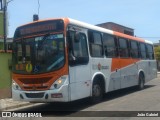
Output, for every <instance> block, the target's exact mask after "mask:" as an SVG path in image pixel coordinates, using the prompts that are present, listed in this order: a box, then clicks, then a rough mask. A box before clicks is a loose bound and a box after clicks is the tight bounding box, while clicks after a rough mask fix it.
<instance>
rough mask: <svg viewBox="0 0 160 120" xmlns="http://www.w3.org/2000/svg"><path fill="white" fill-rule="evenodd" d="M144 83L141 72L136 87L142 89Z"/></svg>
mask: <svg viewBox="0 0 160 120" xmlns="http://www.w3.org/2000/svg"><path fill="white" fill-rule="evenodd" d="M144 83H145V78H144V75H143V74H142V73H140V74H139V84H138V89H139V90H142V89H144Z"/></svg>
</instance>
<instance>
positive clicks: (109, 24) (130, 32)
mask: <svg viewBox="0 0 160 120" xmlns="http://www.w3.org/2000/svg"><path fill="white" fill-rule="evenodd" d="M97 26H99V27H103V28H106V29H110V30H113V31H117V32H121V33H124V34H127V35H131V36H134V29H132V28H129V27H126V26H123V25H119V24H117V23H113V22H106V23H101V24H98V25H97Z"/></svg>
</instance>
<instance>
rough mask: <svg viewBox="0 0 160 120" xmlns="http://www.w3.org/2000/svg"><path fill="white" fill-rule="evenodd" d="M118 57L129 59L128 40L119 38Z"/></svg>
mask: <svg viewBox="0 0 160 120" xmlns="http://www.w3.org/2000/svg"><path fill="white" fill-rule="evenodd" d="M119 55H120V57H129V52H128V40H126V39H124V38H119Z"/></svg>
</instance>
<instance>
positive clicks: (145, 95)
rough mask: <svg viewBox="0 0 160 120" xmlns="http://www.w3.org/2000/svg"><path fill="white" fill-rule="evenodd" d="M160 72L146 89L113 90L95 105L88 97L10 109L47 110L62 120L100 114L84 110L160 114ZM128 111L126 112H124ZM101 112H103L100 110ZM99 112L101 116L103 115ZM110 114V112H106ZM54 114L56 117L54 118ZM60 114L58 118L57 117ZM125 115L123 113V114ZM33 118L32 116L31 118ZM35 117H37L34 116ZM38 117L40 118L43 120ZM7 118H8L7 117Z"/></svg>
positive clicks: (51, 117)
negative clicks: (67, 101) (66, 102)
mask: <svg viewBox="0 0 160 120" xmlns="http://www.w3.org/2000/svg"><path fill="white" fill-rule="evenodd" d="M159 93H160V74H159V75H158V78H156V79H154V80H152V81H150V82H148V83H147V84H146V86H145V89H144V90H141V91H138V90H137V89H136V88H135V87H133V88H129V89H124V90H119V91H115V92H111V93H108V94H106V96H105V98H104V100H103V101H102V102H101V103H99V104H95V105H91V104H90V102H89V101H88V99H84V100H80V101H75V102H72V103H68V104H65V103H62V104H61V103H52V104H51V103H50V104H31V105H28V106H25V107H21V108H17V109H9V111H21V112H25V111H32V112H39V111H40V112H43V111H47V113H48V115H49V116H50V117H49V118H45V119H47V120H51V119H52V120H53V119H54V118H55V119H60V120H64V119H65V120H66V119H68V118H69V119H75V118H74V117H68V116H76V115H78V116H85V114H87V115H86V116H96V115H97V114H99V112H92V113H91V112H90V113H87V112H83V111H142V112H143V113H145V112H144V111H147V112H148V111H155V112H156V111H157V112H156V113H159V116H160V112H159V111H160V94H159ZM57 110H58V111H69V112H66V113H64V112H61V113H60V112H59V113H57V112H55V111H57ZM124 113H126V112H124ZM100 114H103V113H102V112H100ZM100 114H99V116H101V115H100ZM106 114H108V113H106ZM112 114H113V115H115V116H116V115H117V114H118V112H112ZM53 116H54V118H53ZM57 116H59V117H58V118H56V117H57ZM60 116H67V118H66V117H62V118H61V117H60ZM122 116H123V115H122ZM20 119H22V118H16V119H15V120H20ZM31 119H33V118H30V120H31ZM34 119H35V118H34ZM43 119H44V118H42V119H38V120H43ZM76 119H81V120H83V119H92V120H97V117H80V118H77V117H76ZM98 119H101V120H104V119H106V118H104V117H98ZM108 119H111V120H112V119H113V120H114V119H115V118H114V117H110V118H108ZM119 119H120V120H128V119H130V120H137V119H139V120H141V119H144V117H140V118H139V117H133V118H132V117H120V118H119ZM145 119H149V120H150V119H151V120H155V119H157V120H158V119H160V118H156V117H153V118H151V117H148V118H145ZM5 120H6V119H5Z"/></svg>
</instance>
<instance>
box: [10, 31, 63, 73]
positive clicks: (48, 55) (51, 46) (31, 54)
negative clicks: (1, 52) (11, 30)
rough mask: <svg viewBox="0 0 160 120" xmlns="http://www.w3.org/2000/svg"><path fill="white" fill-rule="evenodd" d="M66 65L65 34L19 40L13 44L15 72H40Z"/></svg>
mask: <svg viewBox="0 0 160 120" xmlns="http://www.w3.org/2000/svg"><path fill="white" fill-rule="evenodd" d="M63 65H64V37H63V34H52V35H49V34H47V35H44V36H39V37H33V38H27V39H21V40H17V41H15V42H14V44H13V72H15V73H21V74H38V73H45V72H50V71H53V70H57V69H59V68H61V67H62V66H63Z"/></svg>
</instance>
